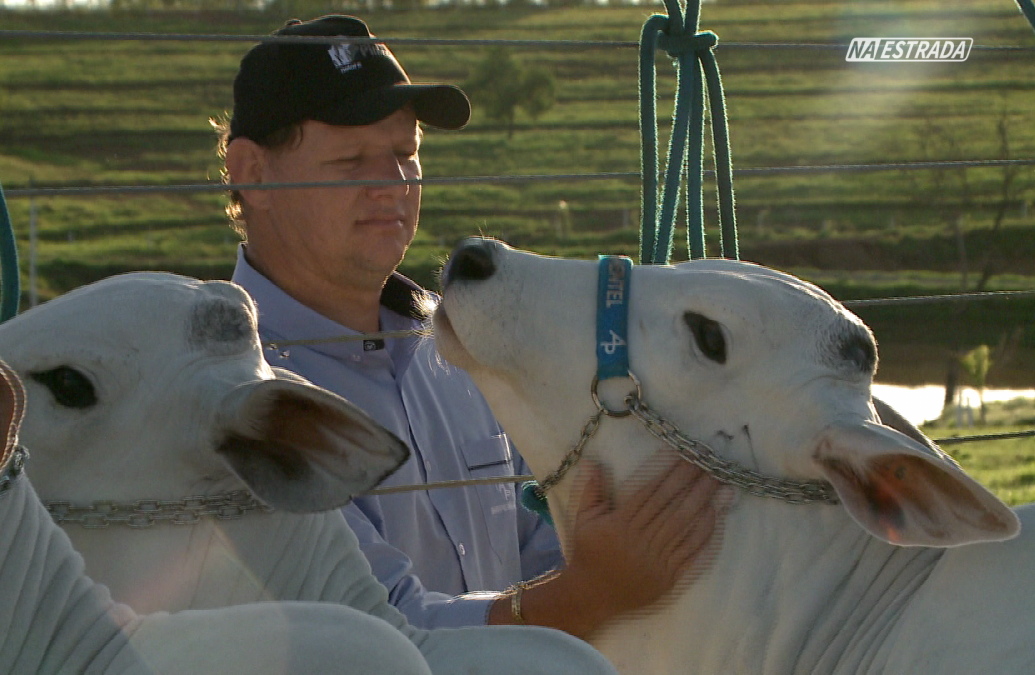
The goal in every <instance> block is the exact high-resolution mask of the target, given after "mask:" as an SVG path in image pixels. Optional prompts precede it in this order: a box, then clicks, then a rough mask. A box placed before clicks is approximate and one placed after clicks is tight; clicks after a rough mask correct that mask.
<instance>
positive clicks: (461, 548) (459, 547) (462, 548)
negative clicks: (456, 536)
mask: <svg viewBox="0 0 1035 675" xmlns="http://www.w3.org/2000/svg"><path fill="white" fill-rule="evenodd" d="M456 550H458V551H460V555H467V549H465V548H464V545H463V544H457V546H456Z"/></svg>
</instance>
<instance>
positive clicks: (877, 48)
mask: <svg viewBox="0 0 1035 675" xmlns="http://www.w3.org/2000/svg"><path fill="white" fill-rule="evenodd" d="M973 44H974V38H959V37H957V38H852V44H851V45H849V46H848V54H847V55H846V56H845V61H901V62H911V63H915V62H922V61H966V60H967V57H968V56H970V48H971V47H972V46H973Z"/></svg>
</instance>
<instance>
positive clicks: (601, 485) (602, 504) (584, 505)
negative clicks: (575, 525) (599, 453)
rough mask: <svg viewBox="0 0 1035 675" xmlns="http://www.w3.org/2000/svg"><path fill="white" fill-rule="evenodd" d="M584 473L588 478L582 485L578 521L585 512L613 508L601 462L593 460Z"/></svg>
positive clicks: (599, 511) (576, 516)
mask: <svg viewBox="0 0 1035 675" xmlns="http://www.w3.org/2000/svg"><path fill="white" fill-rule="evenodd" d="M584 475H585V476H586V479H585V482H584V483H583V485H582V495H581V496H580V498H579V509H578V511H577V512H576V515H575V519H576V521H577V520H578V519H579V518H580V517H582V516H583V515H584V514H586V515H588V514H591V513H601V512H607V511H610V510H611V500H610V499H609V498H608V495H607V487H606V485H605V480H604V468H603V467H602V466H601V465H600V464H597V463H596V462H593V463H591V464H589V465H588V466H587V467H586V469H585V473H584Z"/></svg>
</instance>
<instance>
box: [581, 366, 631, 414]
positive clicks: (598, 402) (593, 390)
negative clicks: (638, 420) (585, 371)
mask: <svg viewBox="0 0 1035 675" xmlns="http://www.w3.org/2000/svg"><path fill="white" fill-rule="evenodd" d="M626 377H628V378H629V379H630V380H632V383H633V385H634V386H635V387H636V388H635V389H634V390H633V391H631V392H629V394H628V395H627V396H626V397H625V402H626V405H627V406H628V407H627V408H625V409H624V410H612V409H611V408H608V407H607V406H606V405H604V404H603V402H602V401H601V400H600V397H599V396H598V395H597V385H599V384H600V378H599V377H594V378H593V384H592V385H591V386H590V389H589V391H590V393H591V394H592V395H593V403H595V404H596V406H597V410H599V411H600V412H602V413H604V414H605V415H607V416H608V417H625V416H627V415H631V414H632V404H633V403H635V402H636V401H640V400H642V399H643V390H642V389H641V387H640V381H639V380H638V379H636V376H635V375H633V373H632V371H631V370H629V371H626Z"/></svg>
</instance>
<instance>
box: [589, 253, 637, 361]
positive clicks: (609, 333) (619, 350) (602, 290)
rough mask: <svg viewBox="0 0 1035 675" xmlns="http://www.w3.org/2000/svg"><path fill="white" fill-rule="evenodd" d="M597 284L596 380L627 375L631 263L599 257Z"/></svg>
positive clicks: (621, 258)
mask: <svg viewBox="0 0 1035 675" xmlns="http://www.w3.org/2000/svg"><path fill="white" fill-rule="evenodd" d="M599 265H600V266H599V270H600V271H599V276H598V281H597V379H599V380H601V381H603V380H606V379H609V378H612V377H626V376H627V375H628V374H629V340H628V338H629V300H630V297H629V281H630V278H631V276H632V260H631V259H629V258H628V257H626V256H618V255H607V256H603V255H602V256H600V263H599Z"/></svg>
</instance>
